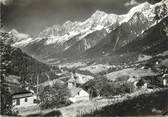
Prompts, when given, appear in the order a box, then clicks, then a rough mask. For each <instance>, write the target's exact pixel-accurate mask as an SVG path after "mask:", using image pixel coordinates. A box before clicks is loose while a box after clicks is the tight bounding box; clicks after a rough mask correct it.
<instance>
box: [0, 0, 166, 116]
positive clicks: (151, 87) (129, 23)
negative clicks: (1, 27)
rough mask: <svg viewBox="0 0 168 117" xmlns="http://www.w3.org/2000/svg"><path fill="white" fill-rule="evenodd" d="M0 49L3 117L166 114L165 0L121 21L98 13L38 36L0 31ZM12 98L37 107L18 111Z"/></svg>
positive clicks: (144, 6) (135, 9)
mask: <svg viewBox="0 0 168 117" xmlns="http://www.w3.org/2000/svg"><path fill="white" fill-rule="evenodd" d="M0 47H1V50H0V53H1V54H0V61H1V67H0V70H1V86H0V88H1V90H2V91H1V95H2V96H1V97H2V100H1V113H2V114H4V115H11V114H12V115H21V116H33V115H38V116H39V115H40V116H58V117H59V116H63V117H68V116H70V117H79V116H80V117H86V116H95V117H97V116H132V115H133V116H135V115H136V116H137V115H140V116H146V115H166V114H168V113H167V112H168V100H167V96H168V95H167V94H168V93H167V90H168V2H167V0H162V1H161V2H158V3H155V4H151V3H148V2H144V3H141V4H138V5H136V6H134V7H132V8H131V9H130V10H129V12H128V13H127V14H123V15H117V14H108V13H106V12H104V11H100V10H97V11H96V12H95V13H93V14H92V15H91V16H90V17H89V18H88V19H86V20H84V21H67V22H65V23H64V24H63V25H53V26H51V27H47V28H46V29H44V30H43V31H41V32H40V33H39V34H37V36H36V37H32V36H30V35H28V34H23V33H20V32H18V31H17V30H15V29H13V30H11V31H8V32H7V31H1V32H0ZM25 95H28V97H24V96H25ZM22 96H23V97H22ZM14 97H17V98H16V100H18V99H20V100H21V99H24V98H25V102H26V99H28V100H29V98H33V101H32V103H33V104H32V105H33V106H30V107H24V104H23V105H22V101H20V102H19V104H20V105H19V106H20V107H19V108H15V107H16V106H18V105H17V104H18V102H17V101H16V103H15V101H14V100H15V98H14ZM18 97H19V98H18ZM27 102H28V101H27ZM34 105H35V106H34Z"/></svg>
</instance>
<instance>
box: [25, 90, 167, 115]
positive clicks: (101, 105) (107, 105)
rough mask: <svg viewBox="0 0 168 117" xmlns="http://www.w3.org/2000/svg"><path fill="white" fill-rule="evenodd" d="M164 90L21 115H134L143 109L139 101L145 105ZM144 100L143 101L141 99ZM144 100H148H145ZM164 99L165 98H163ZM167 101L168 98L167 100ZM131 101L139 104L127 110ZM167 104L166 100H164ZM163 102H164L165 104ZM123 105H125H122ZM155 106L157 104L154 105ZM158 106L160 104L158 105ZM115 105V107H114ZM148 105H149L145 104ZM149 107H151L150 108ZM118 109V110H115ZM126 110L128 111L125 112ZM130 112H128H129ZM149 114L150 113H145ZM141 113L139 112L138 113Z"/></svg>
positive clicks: (147, 91)
mask: <svg viewBox="0 0 168 117" xmlns="http://www.w3.org/2000/svg"><path fill="white" fill-rule="evenodd" d="M165 92H168V88H166V89H154V90H140V91H137V92H134V93H132V94H125V95H123V96H121V95H118V96H116V97H110V98H106V99H104V98H102V99H95V100H92V101H85V102H79V103H75V104H72V105H70V106H67V107H62V108H59V109H57V108H54V109H48V110H40V111H39V112H37V111H36V112H33V111H31V112H29V111H27V112H24V113H23V114H22V115H50V116H55V115H56V113H60V114H61V115H62V116H63V117H77V116H109V115H119V114H120V113H121V115H136V114H138V113H132V114H131V112H133V111H134V112H141V113H142V111H144V110H143V109H142V111H138V109H139V108H140V109H141V108H143V106H141V103H142V102H143V103H144V106H145V105H148V102H149V100H150V99H151V100H153V101H154V99H155V98H151V97H153V96H154V97H155V96H156V99H157V97H159V95H161V94H162V93H163V94H165ZM167 95H168V94H166V95H162V96H167ZM165 98H166V97H165ZM141 100H144V101H141ZM145 100H148V101H147V102H146V101H145ZM161 100H162V99H161ZM161 100H158V101H160V102H156V103H163V106H164V103H165V102H163V101H161ZM165 101H166V100H165ZM167 101H168V100H167ZM132 102H133V104H139V107H138V105H136V108H134V109H133V110H129V111H128V109H131V108H130V107H132V108H133V107H134V106H135V105H133V104H131V103H132ZM166 103H167V104H168V102H166ZM166 103H165V104H166ZM124 105H125V106H124ZM155 106H157V104H156V105H155ZM158 106H160V105H158ZM114 107H117V108H114ZM147 107H149V106H147ZM150 109H151V108H150ZM116 110H118V111H116ZM147 111H148V112H151V110H150V111H149V110H147ZM127 112H128V113H127ZM129 112H130V113H129ZM149 114H150V115H151V113H147V114H145V115H149ZM138 115H141V114H138ZM142 115H144V113H142Z"/></svg>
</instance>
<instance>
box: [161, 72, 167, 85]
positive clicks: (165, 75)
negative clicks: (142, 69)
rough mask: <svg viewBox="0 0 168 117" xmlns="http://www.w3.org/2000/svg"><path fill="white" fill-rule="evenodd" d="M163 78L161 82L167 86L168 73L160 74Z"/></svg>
mask: <svg viewBox="0 0 168 117" xmlns="http://www.w3.org/2000/svg"><path fill="white" fill-rule="evenodd" d="M162 78H163V80H162V84H163V86H164V87H166V86H168V74H164V75H163V76H162Z"/></svg>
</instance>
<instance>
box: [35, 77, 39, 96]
mask: <svg viewBox="0 0 168 117" xmlns="http://www.w3.org/2000/svg"><path fill="white" fill-rule="evenodd" d="M38 91H39V74H37V91H36V93H37V96H38Z"/></svg>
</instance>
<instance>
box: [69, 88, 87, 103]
mask: <svg viewBox="0 0 168 117" xmlns="http://www.w3.org/2000/svg"><path fill="white" fill-rule="evenodd" d="M70 94H71V97H70V98H69V100H70V101H71V102H73V103H75V102H80V101H88V100H89V93H88V92H86V91H85V90H83V89H82V88H79V87H73V88H71V89H70Z"/></svg>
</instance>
